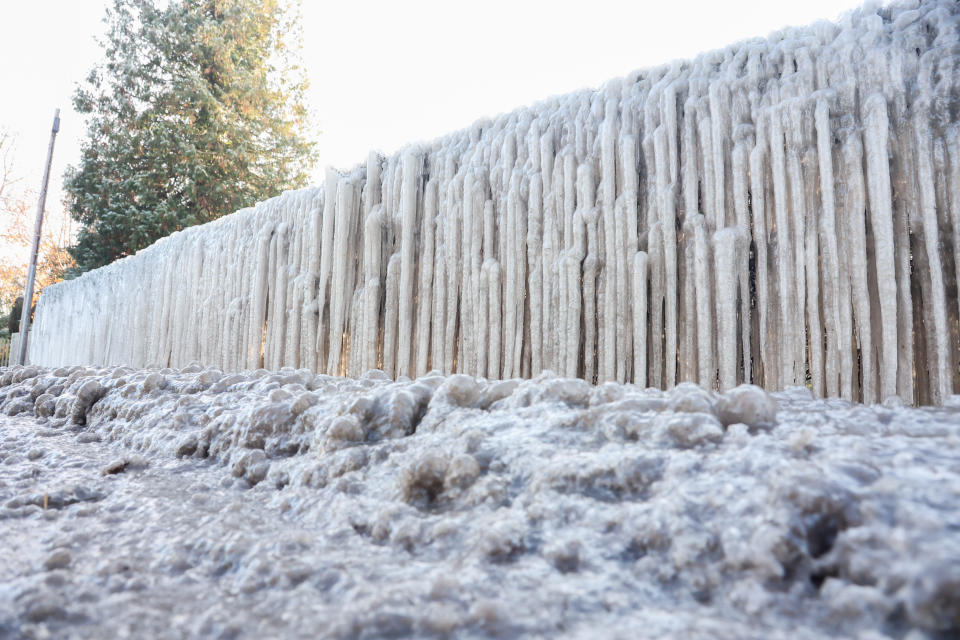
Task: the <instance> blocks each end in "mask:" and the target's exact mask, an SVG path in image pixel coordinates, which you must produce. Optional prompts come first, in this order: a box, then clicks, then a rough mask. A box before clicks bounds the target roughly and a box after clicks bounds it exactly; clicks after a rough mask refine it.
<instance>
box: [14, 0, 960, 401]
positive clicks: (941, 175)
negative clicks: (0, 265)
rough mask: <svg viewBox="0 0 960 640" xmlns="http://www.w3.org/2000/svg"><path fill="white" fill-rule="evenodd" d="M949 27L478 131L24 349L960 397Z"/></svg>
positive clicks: (219, 233)
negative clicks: (549, 373) (550, 373)
mask: <svg viewBox="0 0 960 640" xmlns="http://www.w3.org/2000/svg"><path fill="white" fill-rule="evenodd" d="M958 114H960V8H958V4H957V3H955V2H952V1H950V0H944V1H939V2H938V1H928V2H920V3H918V2H913V3H908V4H901V5H895V6H888V7H883V8H879V9H871V10H861V11H858V12H854V13H852V14H849V15H847V16H846V17H844V18H843V19H842V20H841V22H840V23H838V24H832V23H827V22H823V23H818V24H816V25H813V26H812V27H808V28H795V29H788V30H784V31H782V32H780V33H777V34H775V35H774V36H772V37H771V38H769V39H757V40H751V41H747V42H743V43H739V44H737V45H734V46H731V47H729V48H727V49H724V50H720V51H714V52H710V53H705V54H703V55H701V56H699V57H698V58H696V59H695V60H693V61H687V62H677V63H674V64H671V65H668V66H664V67H661V68H657V69H652V70H647V71H641V72H637V73H635V74H633V75H631V76H629V77H627V78H625V79H622V80H616V81H612V82H610V83H608V84H607V85H606V86H604V87H603V88H602V89H600V90H598V91H581V92H578V93H572V94H568V95H565V96H562V97H559V98H556V99H552V100H549V101H546V102H543V103H541V104H537V105H535V106H533V107H530V108H524V109H519V110H517V111H514V112H512V113H508V114H505V115H502V116H499V117H497V118H496V119H494V120H491V121H483V122H479V123H477V124H475V125H474V126H472V127H471V128H469V129H466V130H464V131H460V132H457V133H454V134H451V135H449V136H447V137H444V138H441V139H439V140H437V141H435V142H434V143H432V144H430V145H426V146H423V147H409V148H407V149H405V150H403V151H402V152H400V153H399V154H397V155H395V156H391V157H381V156H380V155H378V154H375V153H374V154H371V155H370V157H369V158H368V160H367V162H366V164H365V165H361V166H359V167H357V168H356V169H354V170H352V171H349V172H345V173H341V172H338V171H334V170H330V171H329V172H328V174H327V177H326V181H325V184H324V185H323V186H322V187H318V188H311V189H305V190H302V191H298V192H292V193H286V194H284V195H282V196H280V197H277V198H274V199H272V200H269V201H267V202H264V203H261V204H259V205H257V206H256V207H254V208H251V209H246V210H243V211H238V212H236V213H234V214H232V215H229V216H227V217H225V218H222V219H220V220H217V221H215V222H212V223H210V224H206V225H203V226H200V227H194V228H190V229H187V230H185V231H183V232H180V233H176V234H174V235H172V236H170V237H168V238H166V239H163V240H160V241H159V242H157V243H156V244H155V245H153V246H151V247H149V248H147V249H145V250H143V251H141V252H140V253H138V254H137V255H136V256H133V257H129V258H126V259H123V260H120V261H118V262H116V263H114V264H111V265H109V266H107V267H104V268H102V269H99V270H97V271H94V272H91V273H88V274H86V275H84V276H83V277H81V278H79V279H77V280H75V281H71V282H66V283H63V284H60V285H57V286H55V287H50V288H49V289H47V291H46V292H45V293H44V295H43V298H42V299H41V302H40V305H39V309H38V319H37V323H36V330H35V335H34V337H33V339H32V340H31V351H30V358H31V360H32V361H33V362H36V363H42V364H47V365H56V364H65V363H84V364H106V363H127V364H130V365H134V366H144V365H148V364H156V365H159V366H180V365H185V364H187V363H189V362H191V361H199V362H201V363H204V364H209V365H216V366H220V367H222V368H224V369H230V370H237V369H249V368H256V367H265V368H269V369H278V368H280V367H283V366H291V367H306V368H309V369H311V370H314V371H319V372H327V373H330V374H339V375H359V374H361V373H362V372H364V371H366V370H368V369H373V368H380V369H383V370H385V371H386V372H387V373H388V374H390V375H395V376H416V375H420V374H423V373H425V372H427V371H429V370H439V371H442V372H443V373H451V372H466V373H470V374H474V375H479V376H487V377H491V378H509V377H515V376H533V375H536V374H537V373H538V372H539V371H541V370H552V371H554V372H555V373H557V374H560V375H565V376H578V377H581V378H585V379H587V380H589V381H592V382H604V381H607V380H617V381H632V382H635V383H636V384H639V385H653V386H657V387H669V386H671V385H673V384H675V383H677V382H679V381H683V380H693V381H696V382H699V383H700V384H702V385H705V386H709V387H718V388H727V387H731V386H733V385H736V384H738V383H741V382H748V381H750V382H754V383H757V384H760V385H763V386H765V387H767V388H770V389H779V388H783V387H786V386H789V385H807V386H809V387H810V388H812V390H813V392H814V393H815V394H817V395H829V396H842V397H845V398H850V399H857V400H862V401H866V402H874V401H879V400H882V399H884V398H886V397H888V396H890V395H893V394H897V395H899V396H900V397H901V398H903V399H904V400H906V401H908V402H921V403H928V402H933V403H937V402H940V401H942V400H943V399H944V398H945V396H947V395H949V394H951V393H953V392H954V391H956V390H958V388H960V377H958V362H960V339H958V307H957V286H958V282H960V261H958V260H956V259H955V256H956V255H957V253H958V250H960V124H958Z"/></svg>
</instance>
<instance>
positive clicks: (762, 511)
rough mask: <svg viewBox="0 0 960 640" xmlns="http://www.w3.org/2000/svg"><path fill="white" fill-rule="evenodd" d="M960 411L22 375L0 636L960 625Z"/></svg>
mask: <svg viewBox="0 0 960 640" xmlns="http://www.w3.org/2000/svg"><path fill="white" fill-rule="evenodd" d="M958 501H960V398H957V397H954V398H950V399H948V402H946V403H945V406H944V407H943V408H937V409H934V408H927V409H914V408H907V407H904V406H902V405H901V404H899V403H897V402H890V403H888V404H887V405H886V406H883V405H875V406H864V405H857V404H850V403H848V402H846V401H843V400H815V399H813V398H812V397H811V396H810V394H809V392H808V391H807V390H806V389H800V388H794V389H791V390H788V391H786V392H781V393H775V394H773V395H772V396H771V395H768V394H767V393H766V392H764V391H762V390H760V389H758V388H756V387H739V388H737V389H734V390H732V391H729V392H727V393H724V394H717V393H716V392H711V391H706V390H703V389H701V388H699V387H697V386H695V385H692V384H682V385H678V386H677V387H676V388H675V389H673V390H671V391H668V392H663V391H658V390H655V389H647V390H643V389H640V388H637V387H635V386H633V385H621V384H616V383H608V384H604V385H600V386H590V385H588V384H587V383H585V382H584V381H583V380H577V379H568V378H558V377H554V376H551V375H543V376H540V377H538V378H537V379H534V380H525V381H524V380H508V381H501V382H491V381H486V380H483V379H475V378H472V377H468V376H465V375H453V376H447V377H444V376H439V375H427V376H424V377H421V378H419V379H417V380H413V381H410V380H407V381H398V382H394V381H391V380H388V379H386V376H384V375H383V374H381V373H378V372H371V373H370V374H368V375H366V376H364V377H361V378H358V379H345V378H332V377H328V376H324V375H314V374H312V373H309V372H307V371H304V370H301V371H295V370H293V369H284V370H282V371H280V372H277V373H268V372H266V371H254V372H247V373H243V374H224V373H222V372H221V371H219V370H215V369H200V367H196V366H193V367H187V368H185V369H182V370H173V369H155V370H131V369H125V368H105V369H93V368H82V367H70V368H61V369H55V370H52V369H42V368H38V367H27V368H12V369H6V370H0V636H3V637H15V638H20V637H24V638H46V637H55V638H71V637H77V638H81V637H82V638H86V637H111V638H112V637H128V636H129V637H155V638H181V637H203V638H224V637H250V638H260V637H304V638H313V637H330V638H355V637H366V638H385V637H396V636H417V637H442V636H444V634H448V633H449V634H454V635H456V637H467V638H470V637H493V636H496V637H506V638H513V637H571V638H596V637H608V638H618V637H622V638H638V637H640V638H663V637H688V638H720V639H723V638H784V639H786V638H791V639H792V638H824V637H841V636H842V637H858V638H884V637H891V638H904V637H906V638H910V639H911V640H914V639H919V638H924V637H931V638H949V637H957V634H958V633H960V511H958V509H957V505H958Z"/></svg>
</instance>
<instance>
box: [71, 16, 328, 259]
mask: <svg viewBox="0 0 960 640" xmlns="http://www.w3.org/2000/svg"><path fill="white" fill-rule="evenodd" d="M105 23H106V25H107V35H106V38H105V40H104V43H103V44H104V48H105V60H104V61H103V62H102V63H101V64H99V65H98V66H97V67H95V68H94V70H93V71H92V72H91V73H90V76H89V77H88V78H87V81H86V83H85V84H84V85H82V86H81V87H79V88H78V90H77V92H76V94H75V96H74V105H75V107H76V109H77V110H78V111H80V112H81V113H85V114H89V117H88V131H87V140H86V142H85V145H84V148H83V152H82V158H81V161H80V164H79V166H77V167H71V168H70V169H68V170H67V175H66V187H65V189H66V193H67V202H68V206H69V208H70V213H71V215H72V216H73V217H74V218H75V219H76V220H77V221H78V222H79V223H80V224H81V229H80V233H79V235H78V242H77V244H76V246H74V247H72V248H71V250H70V251H71V254H72V255H73V256H74V258H75V259H76V261H77V264H78V271H80V272H82V271H86V270H89V269H92V268H96V267H99V266H102V265H104V264H107V263H108V262H111V261H113V260H115V259H117V258H119V257H122V256H125V255H129V254H132V253H135V252H136V251H137V250H139V249H141V248H143V247H146V246H147V245H150V244H152V243H153V242H154V241H155V240H157V239H158V238H161V237H163V236H165V235H168V234H170V233H172V232H174V231H177V230H179V229H182V228H184V227H188V226H191V225H194V224H201V223H204V222H208V221H210V220H213V219H215V218H217V217H219V216H222V215H225V214H227V213H231V212H233V211H235V210H237V209H241V208H243V207H246V206H250V205H252V204H254V203H255V202H257V201H260V200H263V199H265V198H268V197H271V196H274V195H277V194H279V193H281V192H282V191H283V190H285V189H291V188H297V187H300V186H303V185H304V184H306V181H307V178H308V176H309V172H310V170H311V168H312V167H313V164H314V143H313V142H312V141H311V139H312V136H311V129H310V125H309V123H308V117H307V111H306V109H305V107H304V92H305V91H306V88H307V81H306V78H305V76H304V73H303V71H302V68H301V67H299V66H298V65H297V63H296V62H297V59H298V56H299V50H300V31H299V27H298V22H297V16H296V13H295V12H294V11H291V10H290V8H289V7H285V6H283V5H281V3H280V1H279V0H171V1H170V2H166V1H164V0H114V5H113V7H112V8H111V9H109V10H108V11H107V17H106V18H105Z"/></svg>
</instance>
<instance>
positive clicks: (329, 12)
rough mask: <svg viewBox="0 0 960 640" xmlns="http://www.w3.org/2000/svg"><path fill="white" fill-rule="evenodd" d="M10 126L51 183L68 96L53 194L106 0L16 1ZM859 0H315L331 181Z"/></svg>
mask: <svg viewBox="0 0 960 640" xmlns="http://www.w3.org/2000/svg"><path fill="white" fill-rule="evenodd" d="M4 4H5V7H4V10H3V19H2V20H0V96H2V97H0V128H5V129H7V130H8V131H11V132H13V133H15V134H17V136H18V149H17V157H16V160H17V163H16V169H17V171H18V173H19V174H20V175H22V176H23V178H24V181H25V184H27V185H28V186H30V187H31V188H34V189H38V188H39V183H40V178H41V175H42V171H43V161H44V157H45V154H46V146H47V141H48V137H49V132H50V125H51V123H52V119H53V111H54V109H55V108H56V107H60V108H61V109H62V118H61V119H62V124H61V129H60V135H59V137H58V139H57V148H56V153H55V160H54V167H53V171H52V174H51V195H50V199H49V200H48V208H51V207H58V206H59V202H60V198H61V195H60V194H61V191H60V184H61V181H62V176H63V171H64V168H65V167H66V166H67V165H69V164H74V163H76V162H77V160H78V159H79V152H80V144H81V140H82V138H83V134H84V125H83V122H82V119H81V118H80V117H79V116H78V115H77V114H76V113H74V112H73V110H72V108H71V104H70V98H71V95H72V93H73V91H74V88H75V86H76V84H77V83H78V82H79V81H81V80H82V79H83V78H84V77H85V76H86V74H87V73H88V71H89V69H90V68H91V67H92V66H93V64H94V63H95V62H96V61H97V60H98V59H99V57H100V50H99V48H98V47H97V45H96V42H95V37H96V36H98V35H100V34H101V33H102V30H103V25H102V22H101V21H102V18H103V14H104V10H105V7H106V4H107V2H105V1H104V0H32V1H29V2H5V3H4ZM859 4H861V3H860V2H859V1H857V0H801V1H798V0H789V1H781V0H709V1H702V0H700V1H694V0H658V1H657V2H646V1H642V0H632V1H630V0H616V1H608V0H590V1H589V2H563V1H562V0H552V1H546V2H524V1H523V0H483V1H481V2H471V3H466V2H456V1H452V0H441V1H422V2H419V1H418V2H403V1H401V0H395V1H392V2H390V1H387V2H375V1H373V0H367V1H361V2H351V1H348V0H347V1H337V2H321V1H317V0H303V17H304V51H303V55H304V61H305V63H306V67H307V71H308V73H309V77H310V81H311V83H312V87H311V90H310V93H309V101H310V104H309V105H308V106H309V107H310V108H311V109H312V110H313V112H314V113H315V119H316V122H317V124H318V126H319V128H320V129H321V130H322V135H321V137H320V139H319V156H320V163H319V165H318V168H317V172H316V176H317V181H319V180H320V176H322V173H323V169H324V167H326V166H335V167H340V168H349V167H352V166H353V165H355V164H357V163H359V162H362V161H363V160H364V159H365V158H366V155H367V152H368V151H369V150H370V149H379V150H381V151H384V152H391V151H394V150H396V149H398V148H400V147H401V146H403V145H404V144H406V143H408V142H416V141H422V140H429V139H432V138H435V137H437V136H439V135H442V134H444V133H446V132H449V131H453V130H456V129H460V128H463V127H466V126H469V125H470V124H472V123H473V122H475V121H476V120H478V119H480V118H483V117H489V116H494V115H496V114H498V113H501V112H504V111H509V110H511V109H513V108H516V107H518V106H522V105H525V104H530V103H532V102H536V101H538V100H541V99H543V98H546V97H549V96H551V95H556V94H559V93H566V92H568V91H574V90H576V89H581V88H584V87H597V86H599V85H601V84H602V83H603V82H605V81H606V80H609V79H611V78H614V77H618V76H622V75H625V74H626V73H628V72H630V71H632V70H634V69H641V68H644V67H650V66H654V65H658V64H661V63H664V62H669V61H670V60H674V59H677V58H689V57H693V56H694V55H696V54H697V53H699V52H701V51H705V50H708V49H715V48H718V47H722V46H725V45H727V44H730V43H733V42H736V41H738V40H742V39H745V38H751V37H755V36H766V35H768V34H769V33H770V32H772V31H775V30H777V29H780V28H782V27H784V26H787V25H802V24H808V23H811V22H814V21H816V20H818V19H824V18H825V19H834V18H836V17H838V16H839V15H840V14H841V13H842V12H843V11H846V10H848V9H850V8H852V7H855V6H857V5H859Z"/></svg>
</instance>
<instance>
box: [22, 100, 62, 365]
mask: <svg viewBox="0 0 960 640" xmlns="http://www.w3.org/2000/svg"><path fill="white" fill-rule="evenodd" d="M58 131H60V109H57V111H56V113H54V114H53V129H51V131H50V147H49V148H48V149H47V167H46V169H44V171H43V186H42V187H40V201H39V202H38V203H37V219H36V222H35V223H34V225H33V248H32V249H31V250H30V269H29V270H28V271H27V286H26V289H25V290H24V294H23V309H22V310H21V315H20V353H19V354H18V355H17V364H24V363H26V361H27V335H28V333H29V331H30V307H31V306H32V304H31V303H32V302H33V282H34V279H35V278H36V276H37V254H38V253H40V231H41V228H42V227H43V209H44V207H45V206H46V203H47V183H48V182H50V165H51V164H52V163H53V143H54V142H56V140H57V132H58Z"/></svg>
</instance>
